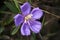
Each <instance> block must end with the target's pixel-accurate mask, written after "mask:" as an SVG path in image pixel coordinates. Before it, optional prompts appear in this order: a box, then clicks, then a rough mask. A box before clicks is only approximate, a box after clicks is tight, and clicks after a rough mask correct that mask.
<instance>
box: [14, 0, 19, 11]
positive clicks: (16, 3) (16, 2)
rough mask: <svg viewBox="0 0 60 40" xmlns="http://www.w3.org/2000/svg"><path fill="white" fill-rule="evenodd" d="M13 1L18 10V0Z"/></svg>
mask: <svg viewBox="0 0 60 40" xmlns="http://www.w3.org/2000/svg"><path fill="white" fill-rule="evenodd" d="M13 1H14V3H15V5H16V7H17V8H18V10H19V11H20V9H19V4H18V1H17V0H13Z"/></svg>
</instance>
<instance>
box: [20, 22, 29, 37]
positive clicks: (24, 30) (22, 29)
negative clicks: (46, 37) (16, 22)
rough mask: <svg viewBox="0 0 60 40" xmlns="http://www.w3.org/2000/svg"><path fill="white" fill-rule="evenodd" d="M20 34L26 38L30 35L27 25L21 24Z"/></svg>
mask: <svg viewBox="0 0 60 40" xmlns="http://www.w3.org/2000/svg"><path fill="white" fill-rule="evenodd" d="M21 34H22V35H26V36H28V35H30V29H29V25H28V23H23V25H22V27H21Z"/></svg>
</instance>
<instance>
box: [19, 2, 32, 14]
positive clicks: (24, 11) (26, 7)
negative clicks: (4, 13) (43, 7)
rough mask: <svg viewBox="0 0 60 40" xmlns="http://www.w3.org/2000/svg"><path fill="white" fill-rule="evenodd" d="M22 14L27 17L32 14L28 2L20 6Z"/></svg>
mask: <svg viewBox="0 0 60 40" xmlns="http://www.w3.org/2000/svg"><path fill="white" fill-rule="evenodd" d="M20 8H21V11H22V14H24V15H27V14H29V13H30V10H31V6H30V4H29V3H28V2H26V3H24V4H23V5H22V6H20Z"/></svg>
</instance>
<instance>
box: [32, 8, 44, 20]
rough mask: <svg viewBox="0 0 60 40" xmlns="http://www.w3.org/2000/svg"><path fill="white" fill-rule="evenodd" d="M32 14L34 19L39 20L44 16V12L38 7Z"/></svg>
mask: <svg viewBox="0 0 60 40" xmlns="http://www.w3.org/2000/svg"><path fill="white" fill-rule="evenodd" d="M31 14H32V15H33V16H32V18H34V19H39V18H41V16H42V15H43V12H42V10H41V9H39V8H38V7H37V8H34V9H33V10H32V12H31Z"/></svg>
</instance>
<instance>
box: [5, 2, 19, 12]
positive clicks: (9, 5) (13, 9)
mask: <svg viewBox="0 0 60 40" xmlns="http://www.w3.org/2000/svg"><path fill="white" fill-rule="evenodd" d="M4 4H5V5H6V6H7V7H8V8H9V9H10V10H11V11H12V12H14V13H18V12H19V10H18V9H17V7H16V6H15V5H14V3H11V2H4Z"/></svg>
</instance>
